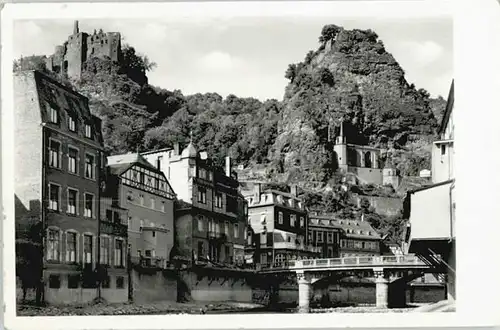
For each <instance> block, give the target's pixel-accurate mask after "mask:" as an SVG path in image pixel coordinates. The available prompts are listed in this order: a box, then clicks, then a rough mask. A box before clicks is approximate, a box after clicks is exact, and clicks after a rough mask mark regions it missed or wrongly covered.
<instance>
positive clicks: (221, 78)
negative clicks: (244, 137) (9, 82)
mask: <svg viewBox="0 0 500 330" xmlns="http://www.w3.org/2000/svg"><path fill="white" fill-rule="evenodd" d="M326 24H336V25H339V26H343V27H344V28H346V29H371V30H373V31H375V32H376V33H377V34H378V36H379V39H381V40H382V41H383V42H384V45H385V47H386V50H387V51H388V52H390V53H392V54H393V56H394V57H395V59H396V60H397V61H398V62H399V64H400V65H401V67H402V68H403V70H404V71H405V73H406V79H407V81H408V82H409V83H414V84H415V86H416V87H417V88H424V89H426V90H427V91H429V93H430V94H431V96H433V97H436V96H438V95H441V96H443V97H444V98H446V97H447V94H448V91H449V88H450V84H451V80H452V79H453V21H452V18H451V17H442V18H436V17H433V18H419V19H407V18H405V19H404V20H403V19H388V18H384V19H378V18H366V17H364V18H360V19H354V18H345V19H339V18H332V19H328V18H325V17H317V18H316V17H297V18H293V17H275V18H273V17H262V18H257V17H253V18H250V17H249V18H242V17H238V18H224V19H215V18H205V19H200V18H186V19H185V20H176V21H168V20H167V19H164V20H160V19H150V20H134V19H115V20H80V21H79V26H80V31H83V32H88V33H92V32H93V31H94V29H97V30H99V29H100V28H102V29H103V31H105V32H121V34H122V37H123V41H122V43H127V44H129V45H131V46H133V47H134V48H135V49H136V51H137V52H138V53H140V54H143V55H147V56H148V57H149V59H151V60H152V61H153V62H155V63H156V64H157V66H156V68H155V69H154V70H153V71H152V72H149V73H148V77H149V83H150V84H152V85H155V86H158V87H161V88H164V89H168V90H174V89H179V90H181V91H182V93H183V94H184V95H189V94H194V93H206V92H216V93H219V94H220V95H222V96H224V97H225V96H227V95H228V94H234V95H237V96H240V97H255V98H258V99H260V100H265V99H269V98H275V99H278V100H282V98H283V94H284V90H285V86H286V84H287V83H288V80H287V79H285V77H284V75H285V71H286V69H287V67H288V65H289V64H291V63H297V62H300V61H302V60H303V59H304V57H305V55H306V53H307V52H308V51H309V50H316V49H317V48H318V46H319V44H318V37H319V35H320V32H321V29H322V27H323V26H324V25H326ZM72 31H73V20H25V21H16V22H15V23H14V45H13V51H14V56H15V58H19V57H20V56H21V55H22V56H30V55H50V54H52V53H53V52H54V48H55V46H56V45H59V44H62V43H63V42H64V41H65V40H67V38H68V36H69V35H70V34H71V33H72Z"/></svg>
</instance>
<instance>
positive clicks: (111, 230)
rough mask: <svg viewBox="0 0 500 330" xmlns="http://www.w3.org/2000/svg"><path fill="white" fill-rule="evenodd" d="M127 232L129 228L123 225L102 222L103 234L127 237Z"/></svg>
mask: <svg viewBox="0 0 500 330" xmlns="http://www.w3.org/2000/svg"><path fill="white" fill-rule="evenodd" d="M127 230H128V226H127V225H125V224H123V223H119V222H111V221H107V220H101V232H102V233H103V234H108V235H114V236H121V237H127Z"/></svg>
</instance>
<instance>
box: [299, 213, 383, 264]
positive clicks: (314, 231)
mask: <svg viewBox="0 0 500 330" xmlns="http://www.w3.org/2000/svg"><path fill="white" fill-rule="evenodd" d="M309 218H310V220H309V226H308V241H309V243H312V245H313V246H314V247H319V248H320V251H321V253H320V254H321V256H322V257H323V258H336V257H341V258H343V257H357V256H378V255H380V254H381V246H380V245H381V242H382V237H381V236H380V234H378V233H377V231H376V230H375V229H373V227H372V226H371V225H370V224H369V223H368V222H367V221H364V217H363V216H362V217H361V219H359V220H356V219H338V218H337V217H335V216H333V215H328V214H322V215H321V214H318V213H317V212H314V213H312V214H309ZM330 255H333V257H330Z"/></svg>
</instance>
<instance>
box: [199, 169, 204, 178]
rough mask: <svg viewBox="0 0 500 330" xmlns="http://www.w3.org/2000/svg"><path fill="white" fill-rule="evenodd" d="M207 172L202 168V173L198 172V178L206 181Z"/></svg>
mask: <svg viewBox="0 0 500 330" xmlns="http://www.w3.org/2000/svg"><path fill="white" fill-rule="evenodd" d="M205 173H206V172H205V170H204V169H202V168H200V171H199V172H198V176H199V177H200V179H205V178H206V174H205Z"/></svg>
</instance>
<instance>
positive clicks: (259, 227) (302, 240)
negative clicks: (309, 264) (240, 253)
mask: <svg viewBox="0 0 500 330" xmlns="http://www.w3.org/2000/svg"><path fill="white" fill-rule="evenodd" d="M246 199H247V201H248V223H249V225H250V227H251V230H250V231H249V232H251V233H252V236H250V235H248V242H247V248H246V250H247V252H248V253H249V254H253V258H252V259H253V263H254V264H256V265H260V267H275V266H276V267H278V266H281V265H284V264H286V262H287V261H289V260H296V259H302V258H311V257H317V256H318V251H319V248H315V247H313V246H310V245H308V244H307V211H306V209H305V207H304V204H303V202H302V200H301V199H300V198H298V197H297V187H296V186H292V188H291V193H285V192H282V191H278V190H272V189H266V190H264V191H261V186H260V184H258V183H257V184H255V185H254V192H253V194H251V195H247V196H246Z"/></svg>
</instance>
